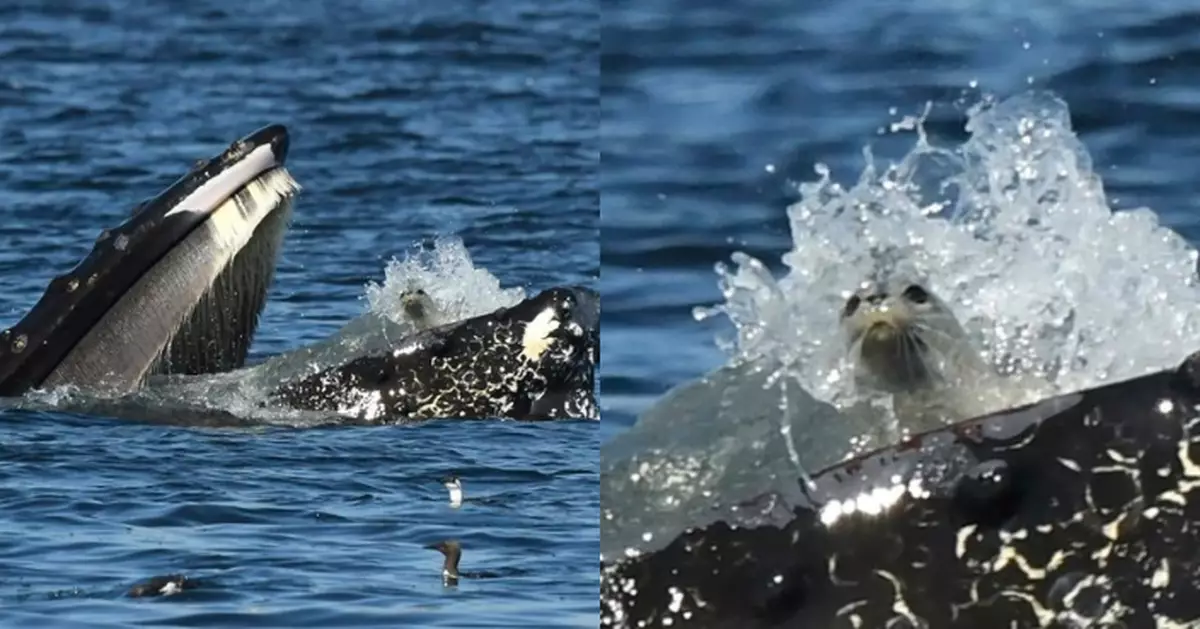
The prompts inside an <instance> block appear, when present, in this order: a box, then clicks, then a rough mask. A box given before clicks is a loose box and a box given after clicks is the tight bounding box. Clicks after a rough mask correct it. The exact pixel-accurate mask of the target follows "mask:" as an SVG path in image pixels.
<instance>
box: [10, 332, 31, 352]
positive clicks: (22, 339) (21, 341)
mask: <svg viewBox="0 0 1200 629" xmlns="http://www.w3.org/2000/svg"><path fill="white" fill-rule="evenodd" d="M28 343H29V337H27V336H25V335H24V334H22V335H20V336H18V337H17V338H15V339H13V342H12V351H13V353H14V354H20V353H21V352H23V351H25V345H27V344H28Z"/></svg>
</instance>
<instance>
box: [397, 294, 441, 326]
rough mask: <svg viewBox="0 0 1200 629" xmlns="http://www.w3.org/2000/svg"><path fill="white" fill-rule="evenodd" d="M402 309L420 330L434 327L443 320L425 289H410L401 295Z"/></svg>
mask: <svg viewBox="0 0 1200 629" xmlns="http://www.w3.org/2000/svg"><path fill="white" fill-rule="evenodd" d="M400 307H401V308H402V309H403V310H404V314H405V316H407V317H408V319H409V320H410V321H412V324H413V327H415V328H416V329H418V330H425V329H428V328H431V327H433V326H434V325H435V324H436V323H437V319H440V318H441V312H440V311H439V310H438V307H437V304H436V303H434V301H433V298H432V297H430V296H429V293H426V292H425V289H423V288H409V289H408V290H405V291H404V292H402V293H400Z"/></svg>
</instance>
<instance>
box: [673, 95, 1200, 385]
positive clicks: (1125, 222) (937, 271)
mask: <svg viewBox="0 0 1200 629" xmlns="http://www.w3.org/2000/svg"><path fill="white" fill-rule="evenodd" d="M905 128H908V129H915V130H916V134H917V141H916V145H915V146H914V148H913V149H912V150H911V151H910V152H909V153H908V154H907V155H906V156H905V157H904V158H903V159H901V160H900V161H899V162H897V163H894V164H891V165H889V166H887V167H886V168H882V169H880V168H879V167H878V166H877V165H876V164H875V162H874V160H873V158H872V156H871V153H870V151H869V150H868V151H866V152H865V155H866V161H867V165H866V168H865V169H864V171H863V173H862V176H861V177H860V178H859V180H858V181H857V182H855V183H854V185H852V186H850V187H848V188H847V187H843V186H842V185H840V184H838V183H836V182H834V181H832V180H831V178H830V175H829V172H828V170H827V169H826V168H825V167H823V166H820V165H819V166H818V167H817V173H818V174H819V175H820V178H819V179H818V180H817V181H815V182H810V183H803V184H800V185H799V191H800V194H801V200H800V201H799V202H797V203H796V204H794V205H792V206H791V207H789V208H788V216H789V218H790V224H791V231H792V238H793V242H794V243H795V248H794V249H793V250H792V251H790V252H788V253H787V254H786V255H784V256H783V262H784V264H785V265H786V266H787V267H788V269H789V270H788V272H787V273H786V275H785V276H784V277H782V278H780V279H778V280H776V279H775V278H773V277H772V275H771V274H770V273H769V271H767V269H766V268H765V266H764V265H763V264H762V263H761V262H760V261H758V260H755V259H753V258H752V257H750V256H748V255H745V254H740V253H739V254H736V255H735V256H734V257H733V265H732V267H728V266H726V265H723V264H722V265H718V267H717V273H718V275H719V276H720V279H719V282H720V286H721V289H722V292H723V294H724V296H725V303H724V304H721V305H719V306H717V307H716V308H713V309H711V310H704V311H699V312H697V316H700V317H703V316H708V315H710V314H712V313H715V312H720V313H724V314H725V315H727V316H728V317H729V319H730V320H731V321H732V322H733V324H734V326H735V328H736V338H734V339H733V340H732V342H726V343H725V344H724V347H725V348H726V349H727V350H728V351H729V353H730V354H731V358H732V359H733V360H735V361H737V360H753V359H755V358H759V357H764V356H766V357H773V358H777V359H779V360H780V361H782V362H783V363H785V364H787V365H790V366H791V369H790V371H792V372H793V373H792V375H794V376H795V378H796V379H797V380H798V381H799V383H800V384H801V385H802V386H803V387H805V388H806V389H807V390H808V391H810V392H812V393H813V395H814V396H816V397H817V398H818V399H821V400H825V401H828V402H831V403H833V404H835V405H836V406H839V407H844V406H845V405H847V404H849V403H851V402H853V401H854V399H855V394H854V390H853V386H852V384H853V378H851V377H850V375H851V372H850V368H849V365H848V364H847V361H846V360H845V350H844V345H843V340H842V338H841V337H840V335H839V334H838V312H839V310H840V309H841V307H842V304H843V303H844V300H845V298H846V297H847V296H848V295H849V294H850V291H852V290H853V288H854V287H855V286H856V285H857V284H858V283H859V282H861V281H862V279H863V278H864V277H865V276H866V275H867V274H868V273H869V272H870V271H871V270H872V268H874V266H875V265H876V264H878V263H879V261H880V259H881V258H882V259H885V260H887V261H888V262H887V263H888V264H901V265H905V266H907V267H909V268H910V269H911V270H912V272H915V273H919V274H921V275H923V276H925V277H927V278H928V280H929V282H930V283H931V285H932V287H933V289H934V290H935V291H936V292H937V293H938V294H939V295H941V296H942V298H943V299H944V300H945V301H946V303H948V304H949V305H950V306H951V308H952V309H953V310H954V311H955V314H956V315H957V316H958V318H959V320H960V321H962V323H963V324H964V326H965V327H966V328H967V330H968V331H969V333H971V334H972V335H973V336H975V337H976V340H977V341H978V342H979V343H980V346H981V348H982V349H983V351H984V353H985V356H986V358H987V359H988V360H989V361H991V362H992V364H993V365H995V366H996V367H997V368H999V369H1000V370H1001V371H1003V372H1005V373H1022V374H1030V375H1034V376H1038V377H1041V378H1044V379H1046V380H1047V381H1049V383H1050V384H1051V386H1052V387H1053V388H1054V389H1055V390H1056V391H1059V392H1062V391H1069V390H1077V389H1080V388H1084V387H1090V386H1095V385H1098V384H1101V383H1105V382H1112V381H1115V380H1120V379H1125V378H1130V377H1134V376H1138V375H1141V374H1144V373H1147V372H1150V371H1154V370H1156V369H1161V368H1163V367H1166V366H1170V365H1174V364H1176V363H1177V362H1179V361H1180V360H1182V359H1183V358H1184V357H1185V356H1186V355H1187V354H1188V353H1189V352H1190V351H1193V350H1195V349H1200V309H1197V307H1196V305H1197V304H1198V303H1200V286H1197V281H1196V256H1197V253H1196V250H1195V249H1194V248H1193V247H1191V246H1190V245H1189V244H1188V243H1187V242H1186V241H1185V240H1184V239H1183V238H1182V237H1181V236H1179V235H1178V234H1176V233H1175V232H1173V231H1171V230H1170V229H1168V228H1166V227H1163V226H1161V225H1159V224H1158V219H1157V217H1156V215H1155V214H1154V213H1153V212H1152V211H1150V210H1149V209H1146V208H1140V209H1136V210H1130V211H1119V212H1114V211H1112V209H1111V208H1110V207H1109V205H1108V202H1107V200H1106V198H1105V194H1104V189H1103V186H1102V184H1101V181H1100V178H1099V177H1098V176H1097V175H1096V173H1095V172H1094V171H1093V170H1092V163H1091V159H1090V157H1089V156H1088V154H1087V151H1086V149H1085V147H1084V146H1083V143H1082V142H1081V141H1080V140H1079V138H1078V137H1077V136H1076V135H1075V133H1074V132H1073V131H1072V129H1071V123H1070V117H1069V112H1068V109H1067V105H1066V103H1064V102H1063V101H1062V100H1060V99H1058V98H1057V97H1055V96H1053V95H1051V94H1048V93H1044V92H1032V93H1027V94H1022V95H1019V96H1016V97H1013V98H1010V99H1007V100H1004V101H1001V102H995V101H991V100H988V101H985V102H983V103H982V104H981V105H978V106H976V107H975V108H973V109H972V110H971V111H970V112H969V118H968V122H967V125H966V128H967V131H968V132H969V133H970V138H969V139H968V140H967V141H966V142H965V143H964V144H962V145H961V146H957V147H950V148H944V147H937V146H934V145H933V144H932V143H931V142H930V141H929V139H928V137H927V136H926V135H925V133H924V130H923V127H922V124H921V120H916V121H911V120H910V121H909V124H900V125H894V128H893V131H899V130H904V129H905Z"/></svg>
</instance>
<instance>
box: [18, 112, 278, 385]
mask: <svg viewBox="0 0 1200 629" xmlns="http://www.w3.org/2000/svg"><path fill="white" fill-rule="evenodd" d="M288 143H289V140H288V132H287V129H286V128H284V127H283V126H281V125H272V126H268V127H264V128H263V129H260V130H258V131H256V132H254V133H252V134H251V135H249V136H246V137H245V138H242V139H241V140H239V141H237V142H234V143H233V145H231V146H230V147H229V148H228V149H227V150H226V151H224V152H223V153H221V154H220V155H219V156H217V157H216V158H214V159H212V160H209V161H206V162H200V163H198V164H196V165H195V167H194V168H192V170H191V171H190V172H189V173H187V174H186V175H184V176H183V177H182V178H180V179H179V180H178V181H176V182H175V183H174V184H173V185H171V187H169V188H167V189H166V190H165V191H164V192H162V193H161V194H159V195H158V196H156V197H154V198H152V199H150V200H148V201H146V202H144V203H142V204H141V205H139V206H138V207H137V208H135V210H134V212H133V215H132V216H131V217H130V218H129V220H127V221H126V222H125V223H123V224H122V225H121V226H119V227H117V228H116V229H112V230H105V231H104V232H102V233H101V234H100V237H99V238H97V240H96V244H95V246H94V247H93V249H92V251H91V253H90V254H89V255H88V256H87V257H86V258H85V259H84V260H83V261H82V262H80V263H79V265H78V266H76V267H75V268H74V269H72V270H71V271H69V272H67V273H66V274H64V275H62V276H60V277H57V278H55V279H54V280H53V281H51V282H50V286H49V287H48V288H47V289H46V292H45V294H44V295H43V296H42V298H41V300H39V301H38V302H37V304H36V305H34V307H33V308H32V309H31V310H30V311H29V313H28V314H27V315H26V316H25V317H24V318H23V319H22V320H21V321H20V322H18V323H17V324H16V325H14V326H12V327H11V328H10V329H8V330H5V331H3V332H0V395H4V396H14V395H20V394H23V393H25V392H26V391H29V390H31V389H35V388H50V387H55V386H61V385H78V386H88V387H93V388H104V389H108V390H111V391H115V392H125V391H130V390H133V389H136V388H138V387H139V386H141V385H142V384H143V383H144V382H145V381H146V379H147V378H148V377H149V376H151V375H155V374H201V373H213V372H217V371H225V370H228V369H232V368H235V367H239V366H241V365H242V364H243V363H244V361H245V359H246V352H247V350H248V349H249V346H250V342H251V340H252V339H253V336H254V331H255V328H256V326H257V324H258V315H259V313H260V312H261V310H262V307H263V305H264V303H265V299H266V294H267V288H268V287H269V285H270V283H271V280H272V278H273V276H274V271H275V260H276V257H277V254H278V251H279V246H280V242H281V241H282V239H283V234H284V232H285V231H286V229H287V225H288V221H289V220H290V218H291V206H292V204H291V201H292V198H293V196H294V194H295V193H296V192H297V191H298V190H299V186H298V185H297V184H296V182H295V180H293V179H292V178H291V176H290V175H289V174H288V173H287V171H286V170H285V169H284V160H285V159H286V158H287V152H288Z"/></svg>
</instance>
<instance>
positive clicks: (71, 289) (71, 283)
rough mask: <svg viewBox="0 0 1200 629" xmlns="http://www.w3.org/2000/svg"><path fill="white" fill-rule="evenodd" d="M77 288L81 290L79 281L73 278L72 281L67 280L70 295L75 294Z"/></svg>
mask: <svg viewBox="0 0 1200 629" xmlns="http://www.w3.org/2000/svg"><path fill="white" fill-rule="evenodd" d="M77 288H79V280H78V279H76V278H73V277H72V278H71V279H69V280H67V292H68V293H73V292H75V289H77Z"/></svg>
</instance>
